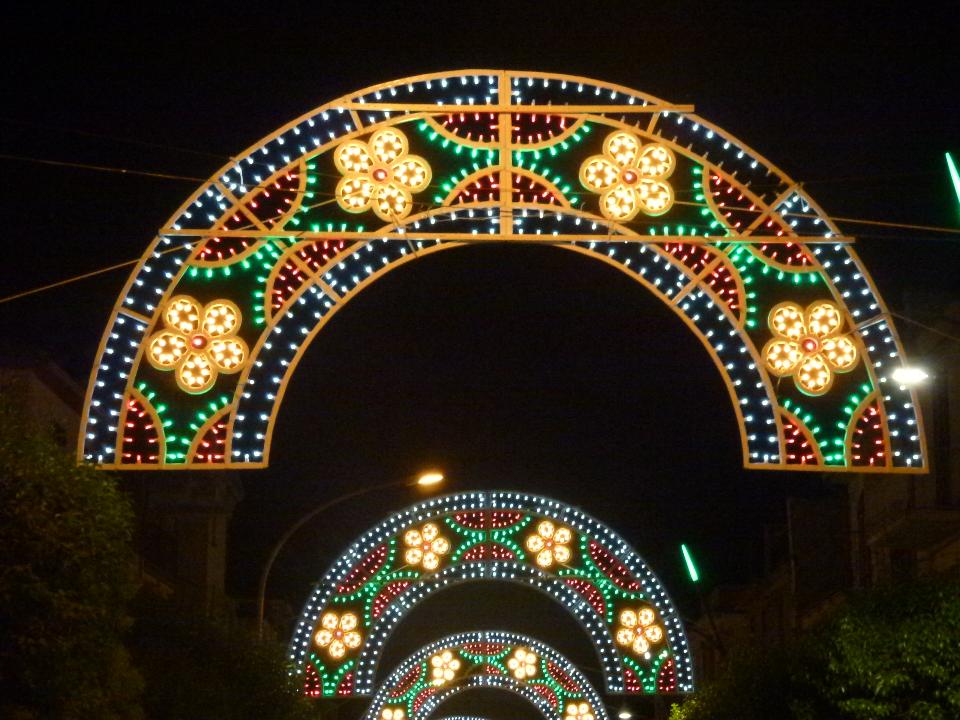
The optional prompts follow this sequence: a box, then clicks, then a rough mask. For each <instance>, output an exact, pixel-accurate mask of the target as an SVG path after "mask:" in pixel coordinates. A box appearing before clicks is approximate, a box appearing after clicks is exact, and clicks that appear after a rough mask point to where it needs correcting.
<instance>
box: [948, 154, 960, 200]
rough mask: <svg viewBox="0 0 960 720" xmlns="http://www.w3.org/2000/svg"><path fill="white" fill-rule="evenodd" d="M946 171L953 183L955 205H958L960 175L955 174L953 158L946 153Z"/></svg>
mask: <svg viewBox="0 0 960 720" xmlns="http://www.w3.org/2000/svg"><path fill="white" fill-rule="evenodd" d="M944 155H946V157H947V170H949V171H950V179H951V180H952V181H953V192H954V193H956V195H957V204H958V205H960V173H958V172H957V166H956V164H955V163H954V162H953V156H952V155H951V154H950V153H949V152H947V153H944Z"/></svg>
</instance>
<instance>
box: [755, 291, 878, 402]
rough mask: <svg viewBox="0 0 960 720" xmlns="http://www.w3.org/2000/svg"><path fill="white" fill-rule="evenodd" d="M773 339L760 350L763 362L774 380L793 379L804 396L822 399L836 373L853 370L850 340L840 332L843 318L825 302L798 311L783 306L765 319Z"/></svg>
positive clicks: (796, 307)
mask: <svg viewBox="0 0 960 720" xmlns="http://www.w3.org/2000/svg"><path fill="white" fill-rule="evenodd" d="M768 324H769V326H770V331H771V332H772V333H773V337H772V338H771V339H770V340H769V341H768V342H767V344H766V345H764V346H763V353H762V355H763V362H764V364H765V365H766V366H767V369H768V370H769V371H770V372H771V373H772V374H774V375H776V376H777V377H784V376H787V375H793V381H794V382H795V383H796V385H797V387H798V388H799V389H800V391H801V392H804V393H806V394H807V395H823V394H825V393H826V392H827V391H829V390H830V388H831V387H832V386H833V381H834V377H835V374H836V373H844V372H849V371H851V370H853V368H854V367H856V365H857V361H858V359H859V354H858V352H857V346H856V345H855V344H854V342H853V340H851V339H850V336H849V335H847V334H844V333H841V332H840V329H841V327H842V326H843V315H842V314H841V312H840V310H839V308H838V307H837V306H836V305H834V304H833V303H832V302H830V301H829V300H817V301H816V302H814V303H811V304H810V305H808V306H807V308H806V309H803V308H801V307H800V306H799V305H797V304H796V303H792V302H784V303H780V304H779V305H776V306H774V308H773V309H772V310H771V311H770V316H769V318H768Z"/></svg>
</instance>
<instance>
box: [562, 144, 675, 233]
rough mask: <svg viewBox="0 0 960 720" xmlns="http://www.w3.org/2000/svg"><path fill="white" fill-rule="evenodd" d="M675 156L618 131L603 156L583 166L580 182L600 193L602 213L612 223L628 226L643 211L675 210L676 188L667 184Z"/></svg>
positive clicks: (651, 213)
mask: <svg viewBox="0 0 960 720" xmlns="http://www.w3.org/2000/svg"><path fill="white" fill-rule="evenodd" d="M676 164H677V162H676V158H675V157H674V156H673V152H672V151H671V150H670V148H668V147H667V146H665V145H661V144H659V143H650V144H648V145H643V146H642V147H641V145H640V140H638V139H637V137H636V136H635V135H631V134H630V133H628V132H623V131H617V132H614V133H611V134H610V135H608V136H607V139H606V140H604V141H603V154H602V155H593V156H591V157H588V158H587V159H586V160H584V162H583V164H582V165H581V166H580V182H581V183H583V186H584V187H585V188H587V189H588V190H592V191H593V192H595V193H600V212H601V213H603V216H604V217H606V218H609V219H610V220H616V221H618V222H626V221H628V220H632V219H633V218H634V217H635V216H636V214H637V213H638V212H640V211H641V210H642V211H643V212H644V213H646V214H647V215H653V216H656V215H663V214H664V213H665V212H667V211H668V210H669V209H670V208H671V207H673V188H672V187H670V184H669V183H668V182H666V180H667V178H668V177H670V175H671V174H672V173H673V169H674V168H675V167H676Z"/></svg>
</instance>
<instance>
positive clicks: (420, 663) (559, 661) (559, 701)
mask: <svg viewBox="0 0 960 720" xmlns="http://www.w3.org/2000/svg"><path fill="white" fill-rule="evenodd" d="M511 663H513V667H511ZM438 665H439V669H440V670H441V671H443V670H446V672H447V676H446V677H444V676H442V675H441V676H440V677H438V678H436V679H434V673H433V668H434V667H436V666H438ZM454 665H455V666H456V667H455V669H449V668H452V667H453V666H454ZM521 667H522V670H523V672H520V671H519V669H520V668H521ZM514 668H517V669H518V670H516V671H515V670H514ZM447 678H449V679H447ZM436 683H439V684H436ZM472 688H498V689H501V690H505V691H508V692H511V693H514V694H516V695H519V696H520V697H522V698H524V699H525V700H528V701H529V702H530V703H531V704H532V705H533V706H534V707H536V708H537V710H539V711H540V712H541V714H542V715H543V717H544V718H545V720H564V718H565V716H566V709H567V708H568V707H570V706H571V705H574V706H577V707H578V708H583V709H584V711H585V712H589V713H590V714H591V715H593V717H594V718H595V719H596V720H608V715H607V711H606V707H605V706H604V704H603V701H602V700H601V698H600V696H599V694H598V693H597V691H596V690H595V689H594V688H593V686H592V685H591V684H590V681H589V680H588V679H587V678H586V676H585V675H584V674H583V672H582V671H581V670H580V669H579V668H578V667H577V666H576V665H574V664H573V663H571V662H570V661H569V660H567V659H566V658H565V657H564V656H563V655H561V654H560V653H559V652H557V651H556V650H554V649H553V648H552V647H550V646H549V645H547V644H545V643H543V642H540V641H538V640H535V639H533V638H531V637H528V636H526V635H521V634H519V633H511V632H497V631H481V632H466V633H458V634H456V635H451V636H448V637H445V638H442V639H441V640H437V641H436V642H432V643H430V644H429V645H426V646H424V647H423V648H421V649H420V650H418V651H416V652H415V653H413V654H412V655H411V656H410V657H408V658H407V659H406V660H404V661H403V662H402V663H401V664H400V665H399V666H398V667H397V668H396V669H395V670H394V671H393V672H391V673H390V675H389V676H388V677H387V679H386V680H385V681H384V682H383V684H382V685H381V686H380V688H378V690H377V692H376V694H375V695H374V698H373V702H372V703H371V704H370V707H369V708H368V709H367V712H366V713H365V714H364V716H363V720H384V717H385V713H387V714H390V716H391V717H393V714H394V712H395V711H396V710H397V709H400V710H402V711H403V712H404V714H405V716H406V717H408V718H409V719H410V720H428V718H430V717H431V715H433V713H435V712H436V711H437V710H439V708H440V707H441V706H442V705H443V703H444V702H445V701H446V700H448V699H450V698H451V697H453V696H455V695H458V694H459V693H462V692H464V691H466V690H469V689H472Z"/></svg>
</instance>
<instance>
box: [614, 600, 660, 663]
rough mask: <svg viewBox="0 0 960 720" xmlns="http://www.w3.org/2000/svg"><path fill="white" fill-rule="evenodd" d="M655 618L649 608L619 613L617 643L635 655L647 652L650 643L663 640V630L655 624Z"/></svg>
mask: <svg viewBox="0 0 960 720" xmlns="http://www.w3.org/2000/svg"><path fill="white" fill-rule="evenodd" d="M656 619H657V616H656V614H655V613H654V612H653V610H652V609H651V608H641V609H640V610H639V611H637V612H634V611H633V610H624V611H623V612H621V613H620V627H618V628H617V643H619V644H620V645H623V646H625V647H629V648H631V649H632V650H633V651H634V652H635V653H636V654H637V655H644V654H645V653H647V652H649V650H650V645H651V643H658V642H660V641H661V640H663V628H662V627H660V626H659V625H657V624H656V622H655V621H656Z"/></svg>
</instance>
